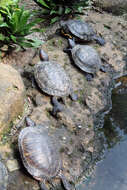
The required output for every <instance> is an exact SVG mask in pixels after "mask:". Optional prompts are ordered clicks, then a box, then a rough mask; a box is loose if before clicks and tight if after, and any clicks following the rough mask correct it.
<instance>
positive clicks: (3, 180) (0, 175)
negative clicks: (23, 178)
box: [0, 161, 8, 190]
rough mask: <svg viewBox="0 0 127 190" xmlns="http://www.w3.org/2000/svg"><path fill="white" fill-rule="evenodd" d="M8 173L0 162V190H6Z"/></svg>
mask: <svg viewBox="0 0 127 190" xmlns="http://www.w3.org/2000/svg"><path fill="white" fill-rule="evenodd" d="M7 185H8V172H7V169H6V167H5V165H4V164H3V163H2V162H1V161H0V190H7Z"/></svg>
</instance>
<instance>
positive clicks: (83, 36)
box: [60, 20, 105, 45]
mask: <svg viewBox="0 0 127 190" xmlns="http://www.w3.org/2000/svg"><path fill="white" fill-rule="evenodd" d="M60 27H61V33H62V34H63V35H64V36H66V37H67V38H73V37H74V38H75V40H78V41H84V42H86V41H91V40H95V41H96V42H97V43H99V44H100V45H104V44H105V40H104V39H103V38H101V37H98V36H97V35H96V33H95V32H94V30H93V28H92V27H91V26H90V25H89V24H88V23H87V22H85V21H81V20H67V21H61V22H60Z"/></svg>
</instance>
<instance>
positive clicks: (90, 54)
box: [64, 39, 106, 81]
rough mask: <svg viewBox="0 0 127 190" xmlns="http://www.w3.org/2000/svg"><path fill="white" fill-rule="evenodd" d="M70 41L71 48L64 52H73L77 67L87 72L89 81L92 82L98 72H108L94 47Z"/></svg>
mask: <svg viewBox="0 0 127 190" xmlns="http://www.w3.org/2000/svg"><path fill="white" fill-rule="evenodd" d="M68 41H69V46H70V47H71V48H68V49H64V52H71V55H72V59H73V61H74V63H75V65H76V66H78V67H79V68H80V69H81V70H82V71H85V74H86V79H87V80H88V81H90V80H92V78H93V77H94V75H95V73H96V72H97V71H99V70H101V71H102V72H106V68H105V67H104V66H103V65H102V62H101V59H100V57H99V55H98V53H97V51H96V50H95V49H94V48H93V47H91V46H88V45H79V44H75V42H74V40H72V39H68Z"/></svg>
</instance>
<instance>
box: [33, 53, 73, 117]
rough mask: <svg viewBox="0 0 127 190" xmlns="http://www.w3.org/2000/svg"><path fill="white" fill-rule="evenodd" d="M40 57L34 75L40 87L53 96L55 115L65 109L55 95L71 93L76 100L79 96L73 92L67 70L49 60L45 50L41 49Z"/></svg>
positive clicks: (61, 95) (62, 95) (60, 95)
mask: <svg viewBox="0 0 127 190" xmlns="http://www.w3.org/2000/svg"><path fill="white" fill-rule="evenodd" d="M40 59H41V61H40V62H39V63H37V64H36V65H35V70H34V77H35V80H36V82H37V84H38V86H39V87H40V89H41V90H42V91H44V92H45V93H47V94H49V95H51V96H52V97H53V98H52V102H53V104H54V108H53V114H54V115H55V114H56V113H57V112H58V111H62V109H63V107H62V105H61V104H60V103H59V102H58V101H57V99H56V98H55V97H64V96H68V95H70V96H71V98H72V100H76V99H77V96H76V95H75V94H74V93H73V90H72V83H71V80H70V78H69V76H68V75H67V73H66V72H65V70H64V69H63V68H62V67H61V66H60V65H59V64H57V63H55V62H53V61H49V58H48V55H47V54H46V53H45V52H44V51H43V50H41V51H40Z"/></svg>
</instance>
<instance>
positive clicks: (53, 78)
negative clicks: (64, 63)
mask: <svg viewBox="0 0 127 190" xmlns="http://www.w3.org/2000/svg"><path fill="white" fill-rule="evenodd" d="M34 77H35V80H36V82H37V84H38V86H39V87H40V89H41V90H42V91H44V92H45V93H47V94H49V95H52V96H60V97H62V96H68V95H69V94H70V93H71V90H72V83H71V80H70V78H69V76H68V75H67V74H66V72H65V70H64V69H63V68H62V67H61V66H60V65H59V64H57V63H55V62H52V61H40V62H39V63H38V64H36V65H35V70H34Z"/></svg>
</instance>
